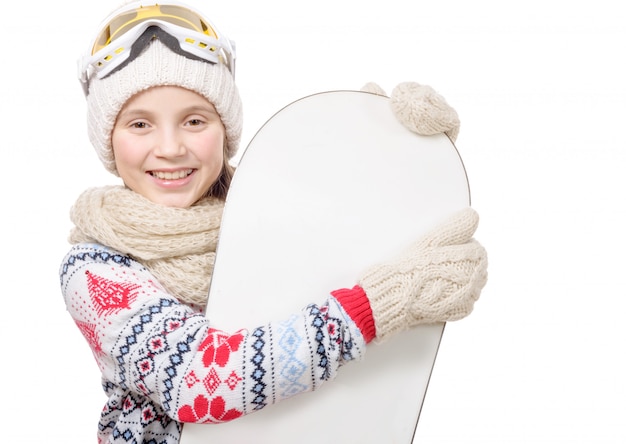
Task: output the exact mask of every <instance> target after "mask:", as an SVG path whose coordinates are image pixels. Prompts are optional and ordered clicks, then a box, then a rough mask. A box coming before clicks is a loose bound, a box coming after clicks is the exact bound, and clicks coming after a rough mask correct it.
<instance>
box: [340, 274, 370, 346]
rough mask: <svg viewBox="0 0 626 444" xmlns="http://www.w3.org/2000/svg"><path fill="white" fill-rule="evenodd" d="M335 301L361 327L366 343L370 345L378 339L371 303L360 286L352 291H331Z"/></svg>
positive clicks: (345, 289)
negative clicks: (373, 340)
mask: <svg viewBox="0 0 626 444" xmlns="http://www.w3.org/2000/svg"><path fill="white" fill-rule="evenodd" d="M330 294H332V295H333V296H334V297H335V299H337V301H338V302H339V303H340V304H341V306H342V307H343V309H344V310H345V311H346V313H348V316H350V318H351V319H352V320H353V321H354V323H355V324H356V325H357V327H359V330H361V333H362V334H363V337H364V338H365V342H366V343H369V342H371V341H372V339H374V338H375V337H376V324H375V323H374V316H373V315H372V307H371V306H370V301H369V299H368V298H367V295H366V294H365V290H363V289H362V288H361V287H360V286H358V285H355V286H354V287H353V288H352V289H347V288H342V289H340V290H335V291H331V293H330Z"/></svg>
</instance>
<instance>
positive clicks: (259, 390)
mask: <svg viewBox="0 0 626 444" xmlns="http://www.w3.org/2000/svg"><path fill="white" fill-rule="evenodd" d="M60 279H61V288H62V292H63V295H64V298H65V303H66V306H67V310H68V311H69V313H70V315H71V316H72V318H73V319H74V322H75V323H76V325H77V326H78V328H79V330H80V331H81V333H82V334H83V336H84V337H85V339H86V340H87V342H88V343H89V346H90V347H91V350H92V352H93V355H94V357H95V359H96V362H97V364H98V366H99V368H100V370H101V372H102V381H103V388H104V390H105V392H106V394H107V396H108V401H107V403H106V405H105V406H104V409H103V411H102V414H101V419H100V422H99V425H98V442H99V443H129V442H135V443H154V444H157V443H159V444H169V443H178V442H179V440H180V434H181V430H182V423H184V422H195V423H220V422H225V421H230V420H233V419H236V418H238V417H240V416H242V415H245V414H248V413H251V412H254V411H256V410H260V409H262V408H264V407H266V406H267V405H270V404H273V403H276V402H278V401H280V400H282V399H286V398H289V397H291V396H293V395H296V394H298V393H302V392H307V391H313V390H316V389H317V388H318V387H319V386H320V385H321V384H323V383H324V382H326V381H329V380H331V379H333V378H334V377H335V375H336V372H337V369H338V368H339V367H340V366H341V365H343V364H345V363H346V362H348V361H351V360H358V359H360V358H361V357H362V356H363V354H364V352H365V345H366V343H367V342H369V341H370V340H371V339H372V338H373V336H374V330H373V329H374V324H373V319H372V315H371V310H370V309H369V302H368V301H367V297H366V296H365V293H364V292H363V290H362V289H360V288H359V287H355V288H354V289H352V290H340V291H339V292H335V293H333V296H330V297H329V298H328V299H327V301H326V302H325V303H324V304H322V305H309V306H308V307H306V308H305V309H304V310H303V311H302V312H301V313H299V314H296V315H293V316H291V317H290V318H289V319H286V320H284V321H282V322H274V323H268V324H267V325H264V326H259V327H257V328H255V329H252V330H251V331H247V330H240V331H237V332H231V333H226V332H224V331H221V330H219V329H218V328H217V326H215V327H214V326H213V325H211V322H210V320H209V319H207V317H205V316H204V315H203V314H202V313H200V312H199V311H197V310H194V309H193V308H192V307H189V306H187V305H184V304H181V303H180V302H178V301H177V300H176V298H174V297H172V296H171V295H169V294H167V292H166V291H165V290H164V289H163V287H162V286H161V285H160V284H159V283H158V282H157V281H156V280H155V278H154V277H153V275H152V274H151V273H150V272H149V271H148V270H147V269H146V268H145V267H143V266H142V265H141V264H140V263H138V262H137V261H135V260H133V259H131V258H130V257H128V256H126V255H123V254H120V253H118V252H116V251H113V250H111V249H108V248H106V247H103V246H101V245H96V244H80V245H76V246H74V247H73V248H72V249H71V250H70V252H69V253H68V254H67V255H66V257H65V258H64V260H63V263H62V265H61V269H60Z"/></svg>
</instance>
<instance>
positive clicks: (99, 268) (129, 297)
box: [60, 1, 487, 443]
mask: <svg viewBox="0 0 626 444" xmlns="http://www.w3.org/2000/svg"><path fill="white" fill-rule="evenodd" d="M82 74H83V75H82V78H81V81H82V83H83V87H84V90H85V93H86V97H87V115H88V132H89V136H90V140H91V142H92V144H93V145H94V147H95V149H96V151H97V153H98V155H99V158H100V159H101V160H102V162H103V164H104V166H105V168H106V169H107V170H108V171H110V172H111V173H113V174H115V175H118V176H119V177H121V179H122V181H123V183H124V185H123V186H109V187H103V188H93V189H88V190H86V191H85V192H84V193H83V194H82V195H81V196H80V197H79V198H78V200H77V201H76V203H75V205H74V206H73V207H72V210H71V219H72V221H73V223H74V225H75V227H74V228H73V230H72V232H71V234H70V242H71V243H72V244H73V247H72V248H71V250H70V251H69V253H68V254H67V255H66V257H65V258H64V260H63V262H62V265H61V269H60V278H61V288H62V292H63V295H64V298H65V303H66V306H67V309H68V311H69V313H70V315H71V316H72V318H73V320H74V322H75V323H76V325H77V327H78V328H79V330H80V331H81V333H82V334H83V335H84V337H85V339H86V340H87V342H88V343H89V345H90V347H91V349H92V351H93V354H94V357H95V359H96V362H97V364H98V366H99V368H100V370H101V372H102V381H103V388H104V390H105V392H106V394H107V396H108V401H107V403H106V405H105V407H104V409H103V411H102V414H101V419H100V422H99V426H98V441H99V442H101V443H104V442H108V443H112V442H120V443H121V442H124V443H127V442H145V443H157V442H158V443H177V442H179V439H180V434H181V430H182V424H183V423H185V422H201V423H219V422H224V421H230V420H233V419H236V418H238V417H240V416H242V415H245V414H248V413H251V412H254V411H255V410H259V409H262V408H264V407H266V406H267V405H270V404H273V403H276V402H278V401H280V400H282V399H285V398H287V397H289V396H293V395H294V394H296V393H299V392H303V391H313V390H315V389H317V388H318V387H319V386H320V385H321V384H323V383H324V382H326V381H330V380H332V379H333V378H334V376H335V375H336V372H337V370H338V369H339V368H340V367H341V366H342V365H344V364H346V363H347V362H349V361H352V360H358V359H360V358H361V357H362V356H363V354H364V353H365V350H366V346H367V344H368V343H369V342H371V341H373V340H374V339H376V340H377V341H381V342H382V341H384V340H385V339H387V338H389V337H390V336H392V335H394V334H395V333H397V332H399V331H402V330H405V329H407V328H410V327H412V326H414V325H417V324H419V323H432V322H445V321H451V320H456V319H460V318H463V317H464V316H466V315H468V314H469V313H470V312H471V310H472V308H473V305H474V302H475V301H476V300H477V299H478V297H479V294H480V291H481V290H482V288H483V286H484V285H485V282H486V276H487V272H486V268H487V257H486V252H485V250H484V249H483V248H482V246H480V244H478V243H477V242H476V241H475V240H473V239H472V235H473V233H474V231H475V229H476V226H477V223H478V217H477V215H476V213H475V212H474V211H473V210H471V209H469V208H468V209H466V210H464V211H462V212H460V213H459V214H457V215H455V216H454V217H452V218H451V219H450V220H449V221H448V222H447V223H445V224H444V225H443V226H441V227H440V228H438V229H436V230H434V231H432V232H431V233H430V234H429V235H428V236H426V237H424V238H423V239H421V240H419V241H418V242H417V243H416V244H414V245H412V246H411V248H410V249H409V250H408V251H407V252H406V253H404V255H403V256H401V257H399V258H398V259H396V260H394V261H390V262H386V263H383V264H382V265H380V266H377V267H373V268H372V269H370V270H367V271H365V272H364V274H363V275H362V277H361V278H360V279H359V280H358V281H357V285H355V286H353V287H352V288H349V289H339V290H336V291H333V292H331V294H330V295H327V296H326V299H325V300H323V299H324V296H322V295H320V296H321V298H320V300H321V301H320V302H318V303H316V304H311V305H309V306H307V307H306V308H305V309H303V310H302V312H300V313H298V314H295V315H294V316H292V317H291V318H290V319H289V320H288V323H289V326H290V327H291V328H293V329H294V330H295V332H296V334H297V335H299V336H300V337H302V338H304V339H305V340H303V341H302V342H301V343H300V344H299V345H298V346H297V347H296V348H295V349H293V350H290V352H289V353H290V358H292V359H296V360H297V361H298V362H299V363H300V364H301V365H303V366H304V367H305V368H306V371H305V372H303V376H302V377H301V378H300V379H299V380H298V381H297V384H295V385H294V384H290V385H289V387H291V388H293V387H298V389H297V390H293V389H284V387H285V386H286V384H285V383H286V382H288V381H287V380H283V379H281V378H282V376H281V375H282V374H283V372H282V370H283V369H282V366H283V365H285V364H284V362H285V361H284V360H279V359H277V357H278V354H279V353H284V350H279V345H278V344H279V343H280V342H281V339H283V338H284V337H283V336H284V335H286V334H287V333H285V332H286V329H285V328H284V326H285V325H286V324H285V323H281V322H273V323H268V324H266V325H262V326H258V327H257V328H254V329H251V330H240V331H236V332H228V333H227V332H224V331H221V330H219V326H218V325H213V324H212V323H211V322H210V320H209V319H208V318H207V317H205V315H204V314H203V312H202V311H203V308H204V305H205V303H206V297H207V294H208V286H209V282H210V277H211V271H212V266H213V263H214V258H215V247H216V242H217V237H218V230H219V226H220V219H221V214H222V208H223V205H224V199H225V196H226V192H227V191H228V187H229V183H230V180H231V178H232V175H233V168H232V167H231V166H230V164H229V160H230V159H231V158H232V157H233V155H234V154H235V153H236V151H237V148H238V144H239V139H240V135H241V129H242V106H241V101H240V98H239V95H238V92H237V88H236V86H235V83H234V77H233V74H234V52H233V47H232V45H231V43H230V42H229V41H228V39H226V38H225V37H224V36H223V35H222V34H220V33H219V32H218V31H217V30H216V28H215V27H214V26H213V25H212V24H211V23H210V22H209V21H208V20H206V19H205V18H203V17H202V16H201V15H200V14H199V13H198V12H196V11H194V10H193V9H192V8H190V7H188V6H185V5H182V4H179V3H176V2H169V1H168V2H165V3H161V2H159V4H158V5H157V4H155V3H150V2H134V3H130V4H128V5H126V6H124V7H122V8H121V9H120V10H118V11H116V12H115V13H114V14H113V15H112V16H111V17H110V18H109V19H108V20H106V21H105V25H104V26H103V28H102V30H101V31H100V33H99V34H98V37H97V38H96V41H95V43H94V44H93V46H92V49H91V51H90V53H89V55H88V56H87V57H85V58H83V59H82ZM430 98H431V99H433V98H434V99H433V100H434V101H432V100H431V101H430V102H429V101H428V100H426V101H424V103H421V104H420V106H425V105H426V106H427V107H430V109H429V110H428V112H429V113H430V116H433V115H435V116H441V115H445V113H441V112H433V109H434V108H437V107H439V109H438V111H441V110H444V111H450V112H452V113H453V110H450V109H449V107H448V108H446V107H447V105H445V101H443V100H442V99H441V98H440V97H439V96H436V95H431V96H430ZM418 108H419V107H415V108H414V109H418ZM448 115H449V113H448ZM453 120H454V119H453ZM433 123H434V124H436V125H444V126H445V125H448V124H449V123H450V122H449V119H447V117H445V116H444V118H440V119H439V120H438V119H436V118H435V119H433V118H432V117H429V115H426V117H424V119H423V121H421V122H418V126H420V125H422V124H423V125H422V126H426V127H431V126H432V124H433ZM446 129H447V130H451V131H456V129H455V128H451V127H448V128H446ZM294 291H295V290H294ZM285 297H288V295H285ZM291 362H293V361H291Z"/></svg>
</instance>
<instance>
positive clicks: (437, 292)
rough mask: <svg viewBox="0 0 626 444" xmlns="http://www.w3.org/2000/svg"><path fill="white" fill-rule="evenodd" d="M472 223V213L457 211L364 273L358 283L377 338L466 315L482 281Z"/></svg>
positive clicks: (483, 261) (483, 266)
mask: <svg viewBox="0 0 626 444" xmlns="http://www.w3.org/2000/svg"><path fill="white" fill-rule="evenodd" d="M477 226H478V214H477V213H476V212H475V211H474V210H473V209H471V208H467V209H465V210H462V211H460V212H459V213H457V214H455V215H453V216H452V217H451V218H450V219H448V220H447V221H446V222H445V223H444V224H442V225H441V226H439V227H438V228H436V229H434V230H433V231H431V232H430V233H429V234H427V235H425V236H424V237H422V238H421V239H420V240H419V241H417V242H416V243H415V244H413V245H412V246H411V247H410V248H409V250H408V251H407V252H405V254H404V255H403V256H401V257H400V258H399V259H396V260H394V261H390V262H387V263H384V264H381V265H378V266H374V267H372V268H370V269H369V270H368V271H367V272H365V273H364V275H363V276H362V277H361V279H360V280H359V285H360V286H361V287H362V288H363V290H365V293H366V294H367V297H368V299H369V301H370V306H371V308H372V314H373V317H374V321H375V323H376V340H377V341H384V340H385V339H388V338H389V337H390V336H392V335H393V334H395V333H398V332H400V331H403V330H407V329H408V328H410V327H412V326H415V325H418V324H432V323H438V322H446V321H454V320H457V319H461V318H463V317H465V316H467V315H468V314H470V313H471V311H472V309H473V307H474V302H476V300H478V297H479V296H480V292H481V290H482V288H483V287H484V286H485V284H486V282H487V253H486V251H485V249H484V248H483V247H482V246H481V245H480V244H479V243H478V242H477V241H475V240H474V239H472V235H473V234H474V232H475V231H476V227H477Z"/></svg>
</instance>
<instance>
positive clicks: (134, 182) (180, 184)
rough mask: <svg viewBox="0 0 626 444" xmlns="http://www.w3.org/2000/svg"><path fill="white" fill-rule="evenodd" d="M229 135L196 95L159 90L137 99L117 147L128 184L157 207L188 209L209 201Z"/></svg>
mask: <svg viewBox="0 0 626 444" xmlns="http://www.w3.org/2000/svg"><path fill="white" fill-rule="evenodd" d="M224 142H225V130H224V125H223V124H222V121H221V119H220V117H219V115H218V113H217V111H216V110H215V108H214V107H213V105H212V104H211V103H210V102H209V101H208V100H206V99H205V98H204V97H202V96H201V95H199V94H196V93H195V92H192V91H189V90H187V89H184V88H180V87H177V86H158V87H155V88H150V89H148V90H146V91H143V92H141V93H139V94H137V95H135V96H134V97H132V98H131V99H130V100H129V101H128V102H126V104H125V105H124V107H123V108H122V110H121V111H120V113H119V115H118V116H117V121H116V122H115V126H114V127H113V133H112V135H111V143H112V145H113V154H114V155H115V164H116V166H117V171H118V172H119V175H120V177H121V178H122V180H123V181H124V184H126V186H127V187H128V188H130V189H131V190H133V191H135V192H136V193H139V194H141V195H142V196H144V197H146V198H147V199H149V200H151V201H152V202H154V203H158V204H162V205H166V206H169V207H178V208H188V207H190V206H191V205H193V204H194V203H195V202H197V201H198V200H199V199H201V198H202V197H204V196H205V195H206V193H207V191H208V190H209V188H210V187H211V185H212V184H213V182H215V180H217V178H218V177H219V174H220V172H221V169H222V165H223V163H224Z"/></svg>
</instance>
